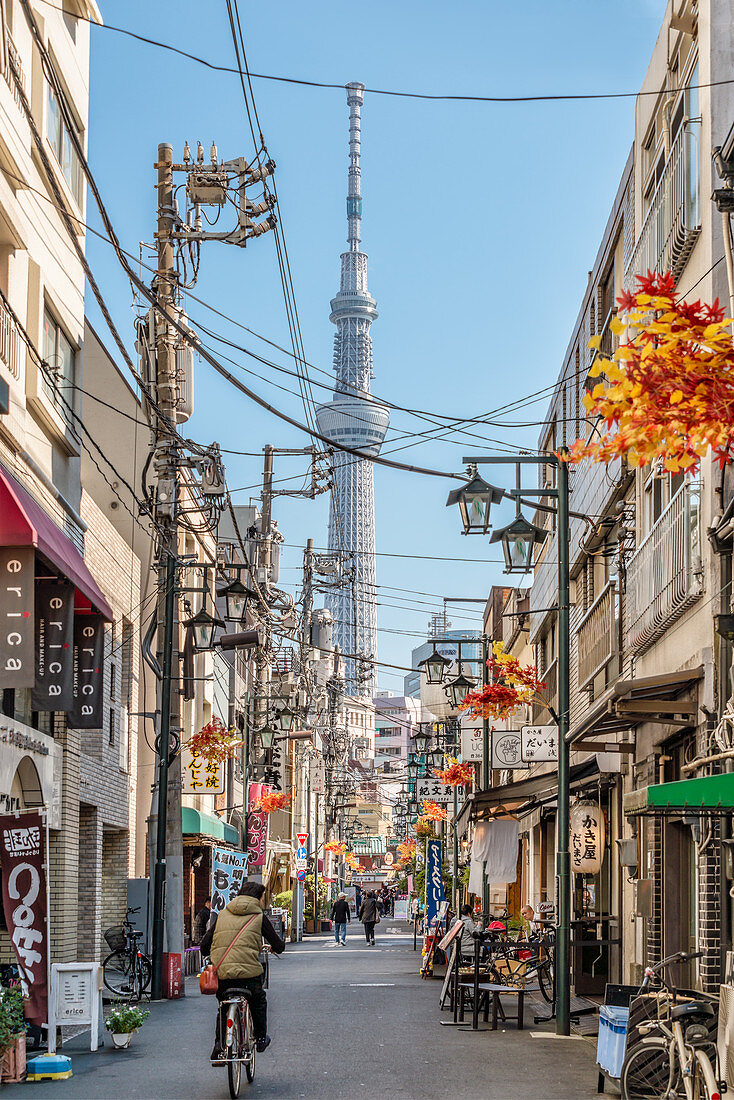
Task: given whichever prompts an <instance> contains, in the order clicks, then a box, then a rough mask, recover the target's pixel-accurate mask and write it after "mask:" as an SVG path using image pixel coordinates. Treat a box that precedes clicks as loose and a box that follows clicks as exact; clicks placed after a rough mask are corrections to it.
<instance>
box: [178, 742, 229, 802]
mask: <svg viewBox="0 0 734 1100" xmlns="http://www.w3.org/2000/svg"><path fill="white" fill-rule="evenodd" d="M181 776H182V779H183V787H182V790H183V793H184V794H224V761H223V760H205V759H204V757H203V756H202V755H201V753H200V752H196V751H194V752H192V751H191V749H190V748H189V747H188V745H183V746H182V748H181Z"/></svg>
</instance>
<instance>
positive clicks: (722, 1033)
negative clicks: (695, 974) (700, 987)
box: [716, 951, 734, 1089]
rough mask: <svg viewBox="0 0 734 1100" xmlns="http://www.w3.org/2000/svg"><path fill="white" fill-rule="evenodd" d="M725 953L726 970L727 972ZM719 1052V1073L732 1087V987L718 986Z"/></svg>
mask: <svg viewBox="0 0 734 1100" xmlns="http://www.w3.org/2000/svg"><path fill="white" fill-rule="evenodd" d="M731 954H732V952H731V951H728V952H727V960H726V969H727V972H729V969H730V968H729V961H730V960H729V956H730V955H731ZM716 1045H717V1047H718V1051H719V1067H720V1069H719V1073H720V1075H721V1076H722V1077H723V1078H724V1080H725V1081H726V1083H727V1085H728V1087H729V1088H730V1089H731V1088H732V1087H734V985H722V986H719V1029H718V1033H717V1036H716Z"/></svg>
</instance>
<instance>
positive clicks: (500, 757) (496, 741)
mask: <svg viewBox="0 0 734 1100" xmlns="http://www.w3.org/2000/svg"><path fill="white" fill-rule="evenodd" d="M527 766H528V765H527V764H526V763H525V762H524V760H523V758H522V752H521V736H520V731H519V730H492V767H493V768H500V769H502V770H503V771H504V770H505V769H507V768H527Z"/></svg>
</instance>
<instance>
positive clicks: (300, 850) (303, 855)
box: [296, 846, 308, 859]
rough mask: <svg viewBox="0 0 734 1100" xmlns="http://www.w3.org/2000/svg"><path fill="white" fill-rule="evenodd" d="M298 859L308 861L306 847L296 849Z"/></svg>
mask: <svg viewBox="0 0 734 1100" xmlns="http://www.w3.org/2000/svg"><path fill="white" fill-rule="evenodd" d="M296 859H308V849H307V848H306V847H305V846H304V847H301V848H297V849H296Z"/></svg>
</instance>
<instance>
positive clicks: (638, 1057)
mask: <svg viewBox="0 0 734 1100" xmlns="http://www.w3.org/2000/svg"><path fill="white" fill-rule="evenodd" d="M669 1081H670V1049H669V1046H668V1043H667V1042H666V1041H665V1039H662V1038H652V1039H643V1040H642V1042H641V1043H638V1044H637V1045H636V1046H634V1047H633V1048H632V1050H631V1052H630V1054H629V1055H628V1056H627V1057H626V1058H625V1060H624V1063H623V1065H622V1079H621V1081H620V1087H621V1090H622V1100H660V1097H661V1096H663V1095H664V1094H665V1093H667V1090H668V1083H669Z"/></svg>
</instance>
